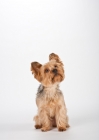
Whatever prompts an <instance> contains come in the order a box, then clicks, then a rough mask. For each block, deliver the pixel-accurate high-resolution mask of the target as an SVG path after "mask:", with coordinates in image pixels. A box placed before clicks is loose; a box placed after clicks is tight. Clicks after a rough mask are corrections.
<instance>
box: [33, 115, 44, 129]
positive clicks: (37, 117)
mask: <svg viewBox="0 0 99 140" xmlns="http://www.w3.org/2000/svg"><path fill="white" fill-rule="evenodd" d="M34 121H35V128H36V129H40V128H41V127H42V125H41V123H40V119H39V116H38V115H36V116H35V117H34Z"/></svg>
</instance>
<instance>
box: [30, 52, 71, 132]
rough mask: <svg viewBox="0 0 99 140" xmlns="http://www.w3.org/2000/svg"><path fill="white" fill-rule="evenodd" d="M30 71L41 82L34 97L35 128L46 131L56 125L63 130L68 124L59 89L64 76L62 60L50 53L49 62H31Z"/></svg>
mask: <svg viewBox="0 0 99 140" xmlns="http://www.w3.org/2000/svg"><path fill="white" fill-rule="evenodd" d="M31 71H32V73H33V74H34V77H35V78H36V79H37V80H38V81H39V82H40V83H41V85H40V87H39V89H38V93H37V97H36V104H37V107H38V113H37V115H36V116H35V117H34V120H35V128H36V129H39V128H41V130H42V131H48V130H50V129H52V127H57V128H58V130H59V131H65V130H66V129H67V128H68V127H69V124H68V116H67V109H66V105H65V102H64V97H63V94H62V92H61V90H60V89H59V83H60V82H61V81H63V80H64V77H65V76H64V68H63V63H62V61H61V60H60V58H59V56H58V55H57V54H54V53H51V54H50V55H49V62H48V63H46V64H44V65H41V64H40V63H38V62H32V63H31Z"/></svg>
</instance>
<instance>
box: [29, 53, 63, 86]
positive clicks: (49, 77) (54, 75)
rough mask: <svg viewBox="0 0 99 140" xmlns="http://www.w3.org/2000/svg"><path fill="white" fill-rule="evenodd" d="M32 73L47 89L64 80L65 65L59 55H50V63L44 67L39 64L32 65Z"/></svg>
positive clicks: (33, 63)
mask: <svg viewBox="0 0 99 140" xmlns="http://www.w3.org/2000/svg"><path fill="white" fill-rule="evenodd" d="M31 71H32V74H34V77H35V78H36V79H37V80H38V81H39V82H40V83H42V85H44V86H45V87H49V86H51V85H53V84H55V83H60V82H62V81H63V80H64V77H65V76H64V68H63V63H62V61H61V60H60V58H59V56H58V55H57V54H54V53H51V54H50V55H49V62H48V63H46V64H44V65H42V64H40V63H38V62H32V63H31Z"/></svg>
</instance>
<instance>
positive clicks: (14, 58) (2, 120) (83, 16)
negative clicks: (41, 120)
mask: <svg viewBox="0 0 99 140" xmlns="http://www.w3.org/2000/svg"><path fill="white" fill-rule="evenodd" d="M52 52H54V53H57V54H58V55H59V56H60V58H61V59H62V61H63V63H64V67H65V74H66V78H65V80H64V81H63V82H62V83H61V85H60V87H61V90H62V91H63V93H64V97H65V101H66V105H67V109H68V115H69V118H70V125H71V127H70V129H69V130H68V131H67V132H64V133H59V132H58V131H57V129H54V130H51V131H50V132H46V133H42V132H41V131H40V130H35V129H34V127H33V125H34V123H33V121H32V118H33V116H34V115H35V114H36V111H37V107H36V104H35V97H36V91H37V88H38V85H39V83H38V82H37V81H36V80H35V79H34V78H33V76H32V74H31V71H30V63H31V62H32V61H38V62H40V63H42V64H44V63H46V62H47V61H48V55H49V54H50V53H52ZM98 131H99V1H98V0H83V1H82V0H42V1H41V0H2V1H0V139H1V140H6V139H7V140H11V139H14V140H16V139H18V140H22V139H24V140H25V139H27V140H31V139H34V138H35V139H36V140H39V139H48V140H50V139H60V140H61V139H63V140H65V139H68V140H74V139H75V140H79V139H80V140H81V139H82V140H83V139H85V140H88V139H90V140H93V139H95V140H98V139H99V134H98Z"/></svg>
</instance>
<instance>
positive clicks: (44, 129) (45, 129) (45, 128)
mask: <svg viewBox="0 0 99 140" xmlns="http://www.w3.org/2000/svg"><path fill="white" fill-rule="evenodd" d="M49 130H50V128H47V127H42V128H41V131H43V132H46V131H49Z"/></svg>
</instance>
